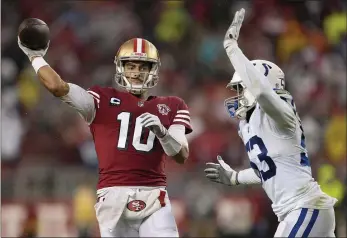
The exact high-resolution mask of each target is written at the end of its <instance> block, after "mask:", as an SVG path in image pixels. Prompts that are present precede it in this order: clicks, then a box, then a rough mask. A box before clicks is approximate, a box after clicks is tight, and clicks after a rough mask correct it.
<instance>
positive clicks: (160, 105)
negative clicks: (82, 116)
mask: <svg viewBox="0 0 347 238" xmlns="http://www.w3.org/2000/svg"><path fill="white" fill-rule="evenodd" d="M88 92H89V93H90V94H91V95H92V96H93V97H94V102H95V106H96V114H95V118H94V120H93V122H92V123H91V125H90V131H91V133H92V135H93V138H94V143H95V149H96V153H97V156H98V160H99V182H98V189H100V188H104V187H112V186H166V175H165V174H164V162H165V161H164V159H163V158H164V156H163V155H164V153H165V152H164V150H163V149H162V146H161V144H160V142H159V140H158V138H156V136H155V135H154V133H153V132H151V131H150V130H149V129H147V128H143V127H142V126H141V125H140V124H139V123H140V119H139V117H140V115H142V114H143V113H145V112H149V113H151V114H154V115H156V116H158V117H159V119H160V121H161V123H162V124H163V125H164V126H165V127H166V128H167V129H168V128H169V127H170V126H171V125H173V124H181V125H184V126H185V127H186V133H187V134H188V133H190V132H191V131H192V129H191V126H190V117H189V111H188V107H187V105H186V104H185V102H184V101H183V100H182V99H180V98H178V97H171V96H170V97H156V96H150V97H149V98H148V99H147V100H146V101H143V100H140V99H139V98H137V97H135V96H134V95H132V94H130V93H128V92H121V91H118V90H117V89H115V88H103V87H99V86H93V87H91V88H89V89H88Z"/></svg>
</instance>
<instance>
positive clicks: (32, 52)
mask: <svg viewBox="0 0 347 238" xmlns="http://www.w3.org/2000/svg"><path fill="white" fill-rule="evenodd" d="M18 46H19V48H20V49H21V50H22V51H23V52H24V54H26V55H27V56H28V58H29V60H30V61H32V60H33V58H34V57H43V56H45V55H46V53H47V50H48V48H49V42H48V44H47V47H46V49H43V50H31V49H29V48H27V47H25V46H24V45H22V43H21V42H20V39H19V37H18Z"/></svg>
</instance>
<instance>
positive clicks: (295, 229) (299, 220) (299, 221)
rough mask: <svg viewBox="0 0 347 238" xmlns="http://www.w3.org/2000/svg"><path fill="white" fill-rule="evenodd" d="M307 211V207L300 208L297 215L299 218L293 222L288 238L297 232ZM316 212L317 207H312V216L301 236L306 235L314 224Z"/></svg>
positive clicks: (317, 211)
mask: <svg viewBox="0 0 347 238" xmlns="http://www.w3.org/2000/svg"><path fill="white" fill-rule="evenodd" d="M307 211H308V209H307V208H302V209H301V212H300V215H299V218H298V220H297V222H296V223H295V225H294V227H293V229H292V230H291V232H290V234H289V236H288V237H289V238H292V237H295V236H296V234H297V233H298V231H299V229H300V227H301V225H302V223H303V222H304V220H305V217H306V214H307ZM318 214H319V210H317V209H314V210H313V213H312V217H311V219H310V221H309V223H308V225H307V227H306V229H305V231H304V233H303V235H302V237H308V235H309V234H310V232H311V230H312V227H313V225H314V223H315V222H316V220H317V217H318Z"/></svg>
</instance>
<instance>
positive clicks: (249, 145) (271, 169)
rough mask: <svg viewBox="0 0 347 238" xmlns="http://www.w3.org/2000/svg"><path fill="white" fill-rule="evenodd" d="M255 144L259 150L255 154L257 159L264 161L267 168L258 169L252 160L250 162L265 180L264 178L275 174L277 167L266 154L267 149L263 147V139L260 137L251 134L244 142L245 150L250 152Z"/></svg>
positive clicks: (264, 179) (266, 178)
mask: <svg viewBox="0 0 347 238" xmlns="http://www.w3.org/2000/svg"><path fill="white" fill-rule="evenodd" d="M255 145H257V146H258V148H259V150H260V153H259V154H258V155H257V156H258V159H259V161H260V162H265V163H266V164H267V166H268V167H269V168H268V170H266V171H264V170H262V169H260V170H259V169H258V166H257V165H256V164H255V163H253V162H251V166H252V168H253V169H256V170H258V171H259V172H260V174H261V177H262V180H263V181H264V182H265V181H266V180H268V179H270V178H272V177H273V176H275V175H276V171H277V167H276V164H275V162H274V161H273V160H272V159H271V157H270V156H268V155H267V153H268V150H267V149H266V147H265V144H264V141H263V140H262V139H261V138H260V137H258V136H253V137H252V138H250V139H249V141H248V142H247V143H246V150H247V152H251V151H252V150H254V146H255Z"/></svg>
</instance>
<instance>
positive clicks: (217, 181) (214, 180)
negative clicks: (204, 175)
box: [209, 178, 222, 183]
mask: <svg viewBox="0 0 347 238" xmlns="http://www.w3.org/2000/svg"><path fill="white" fill-rule="evenodd" d="M209 180H210V181H212V182H215V183H222V182H221V181H220V179H219V178H218V179H210V178H209Z"/></svg>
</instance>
